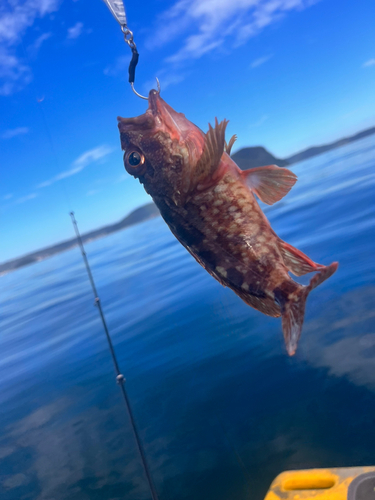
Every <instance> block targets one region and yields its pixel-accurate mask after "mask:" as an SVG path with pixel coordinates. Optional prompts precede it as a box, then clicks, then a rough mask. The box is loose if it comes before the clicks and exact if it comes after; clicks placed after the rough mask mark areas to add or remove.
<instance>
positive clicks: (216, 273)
mask: <svg viewBox="0 0 375 500" xmlns="http://www.w3.org/2000/svg"><path fill="white" fill-rule="evenodd" d="M226 125H227V122H226V121H225V120H224V121H223V122H221V123H218V121H217V120H215V126H214V127H211V125H210V126H209V130H208V132H207V134H204V133H203V132H202V131H201V130H200V129H198V128H197V127H196V126H195V125H194V124H193V123H191V122H189V121H188V120H187V119H186V118H185V116H184V115H182V114H181V113H176V112H175V111H174V110H173V108H171V107H170V106H169V105H168V104H167V103H165V102H164V101H163V99H161V97H160V95H159V94H158V93H156V92H155V91H152V92H151V93H150V96H149V109H148V110H147V112H146V113H145V114H144V115H141V116H140V117H136V118H119V129H120V134H121V145H122V148H123V149H124V150H125V156H124V162H125V168H126V170H127V171H128V172H129V173H130V174H131V175H133V176H134V177H136V178H139V180H140V182H141V183H142V184H143V185H144V187H145V189H146V191H147V192H148V193H149V194H150V195H151V196H152V198H153V199H154V201H155V203H156V205H157V206H158V208H159V210H160V213H161V215H162V217H163V218H164V220H165V222H166V223H167V224H168V226H169V228H170V229H171V231H172V233H173V234H174V235H175V236H176V238H177V239H178V240H179V241H180V242H181V243H182V245H184V246H185V248H186V249H187V250H188V251H189V252H190V253H191V255H192V256H193V257H194V258H195V259H196V260H197V262H198V263H199V264H200V265H201V266H203V267H204V268H205V269H206V271H208V272H209V273H210V274H211V275H212V276H213V277H214V278H215V279H216V280H217V281H219V282H220V283H221V284H222V285H224V286H228V287H230V288H231V289H232V290H233V291H234V292H235V293H236V294H237V295H238V296H239V297H241V299H242V300H244V301H245V302H246V303H247V304H249V305H250V306H252V307H254V308H255V309H257V310H259V311H261V312H262V313H264V314H267V315H269V316H273V317H277V316H280V315H282V327H283V333H284V339H285V343H286V347H287V351H288V353H289V354H291V355H292V354H294V352H295V350H296V348H297V343H298V340H299V337H300V334H301V329H302V324H303V317H304V309H305V301H306V298H307V295H308V293H309V292H310V291H311V290H312V289H313V288H315V287H316V286H318V285H319V284H320V283H322V282H323V281H324V280H325V279H327V278H328V277H329V276H331V275H332V274H333V273H334V272H335V271H336V269H337V263H333V264H331V265H330V266H323V265H320V264H316V263H315V262H313V261H312V260H311V259H309V257H307V256H306V255H304V254H303V253H302V252H300V251H299V250H297V249H296V248H294V247H292V246H291V245H289V244H288V243H285V242H284V241H282V240H281V239H280V238H279V237H278V236H277V234H276V233H275V232H274V231H273V230H272V228H271V226H270V224H269V222H268V220H267V218H266V217H265V215H264V213H263V212H262V210H261V209H260V207H259V205H258V202H257V200H256V198H255V195H256V196H258V197H259V198H260V199H261V200H262V201H264V202H265V203H268V204H273V203H275V202H277V201H278V200H280V199H281V198H283V196H285V195H286V194H287V193H288V192H289V190H290V189H291V187H292V186H293V185H294V183H295V182H296V179H297V178H296V176H295V175H294V174H293V173H292V172H291V171H289V170H288V169H285V168H279V167H276V166H274V165H269V166H266V167H258V168H254V169H251V170H248V171H245V172H242V171H241V170H240V169H239V168H238V167H237V165H236V164H235V163H234V162H233V160H231V158H230V157H229V156H228V154H227V153H226V152H225V151H224V148H225V144H226V143H225V128H226ZM233 142H234V140H233V138H232V139H231V141H230V143H229V144H230V146H227V148H228V150H229V151H230V148H231V146H232V145H233ZM132 151H136V152H138V153H139V155H140V157H141V158H142V161H141V162H140V164H139V165H131V164H130V163H129V162H128V160H127V158H128V157H129V152H132ZM289 271H291V272H293V273H294V274H296V275H298V276H300V275H302V274H305V273H307V272H311V271H317V274H316V275H315V276H314V277H313V278H312V279H311V281H310V284H309V285H308V286H307V287H303V286H302V285H299V284H298V283H296V282H295V281H294V280H292V278H291V277H290V275H289Z"/></svg>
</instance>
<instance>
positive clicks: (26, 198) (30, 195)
mask: <svg viewBox="0 0 375 500" xmlns="http://www.w3.org/2000/svg"><path fill="white" fill-rule="evenodd" d="M37 196H38V193H31V194H28V195H26V196H22V197H21V198H18V199H17V200H15V202H14V203H15V204H17V205H19V204H20V203H25V202H26V201H30V200H33V199H34V198H36V197H37Z"/></svg>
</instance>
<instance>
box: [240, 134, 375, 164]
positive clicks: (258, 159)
mask: <svg viewBox="0 0 375 500" xmlns="http://www.w3.org/2000/svg"><path fill="white" fill-rule="evenodd" d="M372 134H375V127H372V128H368V129H366V130H362V132H358V134H355V135H352V136H350V137H344V138H343V139H340V140H339V141H335V142H331V143H329V144H324V145H322V146H313V147H311V148H308V149H305V150H303V151H300V152H299V153H297V154H294V155H292V156H289V158H285V159H284V160H282V159H280V158H275V157H274V156H273V155H272V154H271V153H270V152H269V151H267V149H265V148H263V147H261V146H256V147H251V148H243V149H240V150H239V151H237V152H236V153H234V154H233V155H232V159H233V160H234V161H235V162H236V163H237V165H238V166H239V167H240V168H241V169H242V170H247V169H249V168H255V167H262V166H264V165H278V166H279V167H286V166H287V165H291V164H292V163H297V162H298V161H302V160H307V158H311V157H312V156H316V155H320V154H322V153H325V152H326V151H329V150H331V149H335V148H339V147H340V146H345V145H346V144H350V143H351V142H354V141H358V140H359V139H363V138H364V137H367V136H369V135H372Z"/></svg>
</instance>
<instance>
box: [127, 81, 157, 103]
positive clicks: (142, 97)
mask: <svg viewBox="0 0 375 500" xmlns="http://www.w3.org/2000/svg"><path fill="white" fill-rule="evenodd" d="M155 78H156V83H157V85H158V94H160V90H161V89H160V82H159V79H158V78H157V77H155ZM130 85H131V87H132V91H133V92H134V94H135V95H137V96H138V97H140V98H141V99H146V101H148V97H145V96H144V95H141V94H139V93H138V92H137V91H136V90H135V88H134V82H130Z"/></svg>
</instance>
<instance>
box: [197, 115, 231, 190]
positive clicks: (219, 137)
mask: <svg viewBox="0 0 375 500" xmlns="http://www.w3.org/2000/svg"><path fill="white" fill-rule="evenodd" d="M227 125H228V120H223V121H222V122H220V123H219V122H218V121H217V118H215V127H214V128H213V127H212V126H211V124H210V123H209V124H208V132H207V133H206V134H205V143H204V148H203V153H202V156H201V157H200V158H199V161H198V163H197V165H196V167H195V172H194V178H195V182H196V184H198V183H199V182H204V181H205V180H206V179H207V177H208V176H210V175H212V174H213V173H214V172H215V170H216V169H217V167H218V166H219V163H220V160H221V157H222V155H223V153H224V144H225V129H226V127H227Z"/></svg>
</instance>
